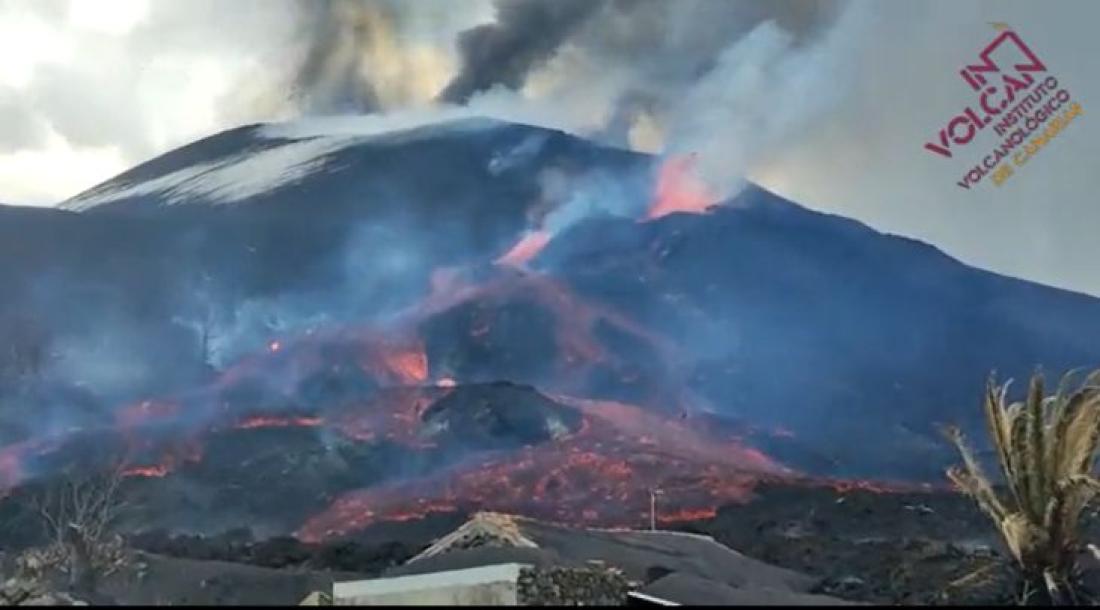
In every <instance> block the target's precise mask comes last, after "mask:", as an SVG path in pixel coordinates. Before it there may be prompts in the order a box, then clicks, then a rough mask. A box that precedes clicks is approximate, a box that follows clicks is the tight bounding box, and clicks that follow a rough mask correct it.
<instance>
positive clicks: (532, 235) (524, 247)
mask: <svg viewBox="0 0 1100 610" xmlns="http://www.w3.org/2000/svg"><path fill="white" fill-rule="evenodd" d="M548 243H550V233H549V232H547V231H543V230H541V229H540V230H538V231H530V232H528V233H527V234H525V235H524V236H523V237H522V238H520V240H519V241H518V242H516V245H514V246H512V249H511V250H509V251H508V252H507V253H506V254H505V255H504V256H502V257H500V258H498V259H497V260H496V263H497V264H498V265H508V266H510V267H523V266H525V265H526V264H527V263H528V262H529V261H530V260H531V259H532V258H535V256H536V255H537V254H538V253H539V252H541V251H542V249H543V248H545V247H546V244H548Z"/></svg>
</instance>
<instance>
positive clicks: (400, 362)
mask: <svg viewBox="0 0 1100 610" xmlns="http://www.w3.org/2000/svg"><path fill="white" fill-rule="evenodd" d="M382 359H383V361H384V362H385V365H386V368H387V369H388V370H389V372H390V374H391V375H393V376H394V377H396V378H397V381H398V382H399V383H406V384H417V383H424V382H425V381H427V380H428V355H427V354H425V353H424V348H423V347H420V346H414V347H410V348H405V349H394V350H392V351H387V352H385V353H384V354H383V355H382Z"/></svg>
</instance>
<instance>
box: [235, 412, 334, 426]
mask: <svg viewBox="0 0 1100 610" xmlns="http://www.w3.org/2000/svg"><path fill="white" fill-rule="evenodd" d="M322 424H324V420H323V419H321V418H320V417H276V416H263V415H261V416H257V417H250V418H248V419H246V420H244V421H242V422H240V423H238V424H237V425H236V426H233V427H234V428H237V429H238V430H252V429H254V428H293V427H301V428H315V427H317V426H320V425H322Z"/></svg>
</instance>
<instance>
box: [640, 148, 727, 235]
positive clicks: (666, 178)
mask: <svg viewBox="0 0 1100 610" xmlns="http://www.w3.org/2000/svg"><path fill="white" fill-rule="evenodd" d="M695 159H696V156H695V153H692V154H690V155H680V156H674V157H669V158H668V159H667V160H666V161H665V162H664V163H662V164H661V167H660V169H659V170H658V172H657V186H656V192H655V193H654V197H653V203H651V204H650V206H649V212H648V213H647V214H646V218H649V219H653V218H660V217H661V216H664V215H666V214H671V213H673V212H694V213H700V212H704V211H706V209H707V208H708V207H709V206H711V205H712V204H713V203H714V202H715V201H716V200H717V197H715V196H714V195H713V194H712V193H711V192H710V190H709V189H708V188H707V186H706V185H705V184H703V182H702V181H701V180H700V179H699V176H698V175H697V174H696V172H695Z"/></svg>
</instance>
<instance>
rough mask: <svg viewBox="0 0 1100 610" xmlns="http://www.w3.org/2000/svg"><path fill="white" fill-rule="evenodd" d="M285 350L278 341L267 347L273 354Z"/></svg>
mask: <svg viewBox="0 0 1100 610" xmlns="http://www.w3.org/2000/svg"><path fill="white" fill-rule="evenodd" d="M282 348H283V344H282V343H279V342H278V341H272V342H271V343H269V344H268V345H267V350H268V351H269V352H271V353H273V354H274V353H275V352H277V351H279V350H281V349H282Z"/></svg>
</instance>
